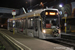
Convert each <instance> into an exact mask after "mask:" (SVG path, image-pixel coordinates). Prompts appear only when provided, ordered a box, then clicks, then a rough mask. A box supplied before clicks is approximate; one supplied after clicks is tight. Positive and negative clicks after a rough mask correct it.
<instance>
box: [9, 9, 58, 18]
mask: <svg viewBox="0 0 75 50" xmlns="http://www.w3.org/2000/svg"><path fill="white" fill-rule="evenodd" d="M45 10H55V11H58V9H53V8H48V9H39V10H35V11H32V12H29V13H25V14H22V15H19V16H16V17H15V18H21V17H25V16H30V15H33V14H40V13H41V12H42V11H45ZM10 19H12V18H10Z"/></svg>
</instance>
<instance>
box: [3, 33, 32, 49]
mask: <svg viewBox="0 0 75 50" xmlns="http://www.w3.org/2000/svg"><path fill="white" fill-rule="evenodd" d="M2 33H3V32H2ZM4 34H6V33H4ZM6 35H7V34H6ZM7 36H9V35H7ZM9 37H10V38H11V39H13V40H14V41H15V42H17V43H19V44H21V45H22V46H24V47H26V48H27V49H28V50H31V48H29V47H27V46H26V45H24V44H22V43H20V42H19V41H17V40H16V39H14V38H13V37H11V36H9Z"/></svg>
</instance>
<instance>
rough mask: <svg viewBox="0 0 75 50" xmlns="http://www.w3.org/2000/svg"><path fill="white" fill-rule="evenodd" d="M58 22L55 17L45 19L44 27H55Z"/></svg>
mask: <svg viewBox="0 0 75 50" xmlns="http://www.w3.org/2000/svg"><path fill="white" fill-rule="evenodd" d="M57 24H58V22H57V19H53V20H46V21H45V28H52V27H56V26H57Z"/></svg>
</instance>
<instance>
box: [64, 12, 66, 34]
mask: <svg viewBox="0 0 75 50" xmlns="http://www.w3.org/2000/svg"><path fill="white" fill-rule="evenodd" d="M64 16H65V23H64V26H65V33H66V26H67V23H66V17H67V13H66V12H65V14H64Z"/></svg>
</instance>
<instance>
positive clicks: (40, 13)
mask: <svg viewBox="0 0 75 50" xmlns="http://www.w3.org/2000/svg"><path fill="white" fill-rule="evenodd" d="M8 20H9V22H8V25H9V26H8V28H9V30H10V31H13V18H10V19H8ZM14 20H15V27H14V28H15V32H17V33H23V34H24V35H28V36H31V37H38V38H40V39H56V38H60V35H61V33H60V27H59V26H60V16H59V11H58V9H50V8H49V9H40V10H35V11H33V12H29V13H26V14H23V15H20V16H16V17H15V19H14Z"/></svg>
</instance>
